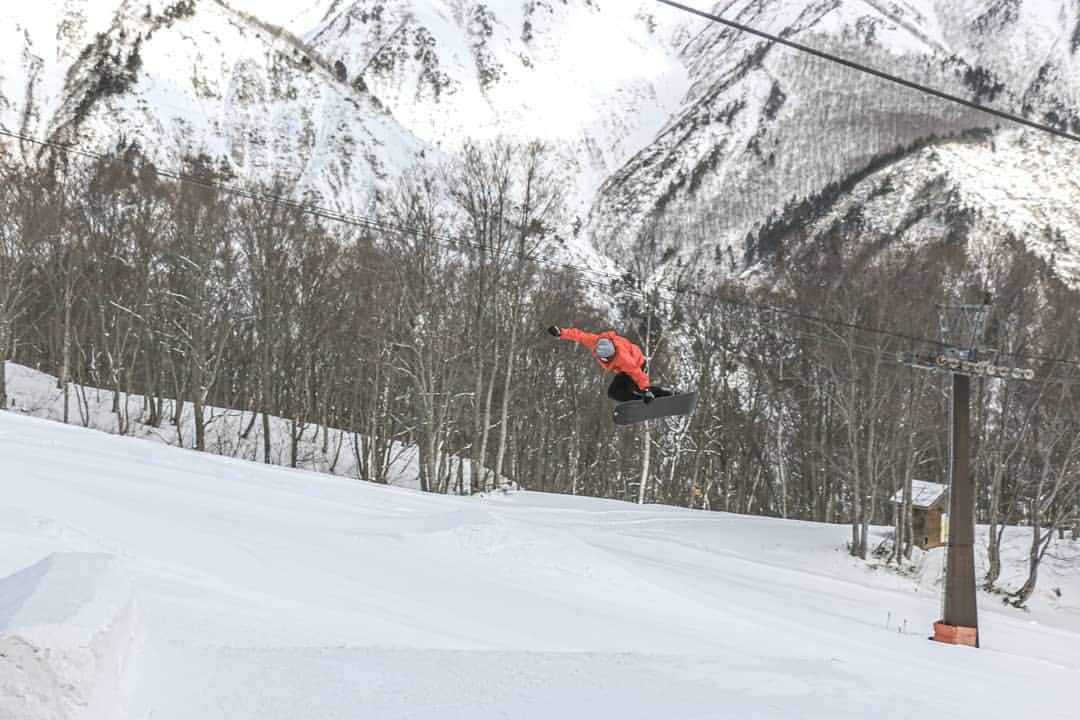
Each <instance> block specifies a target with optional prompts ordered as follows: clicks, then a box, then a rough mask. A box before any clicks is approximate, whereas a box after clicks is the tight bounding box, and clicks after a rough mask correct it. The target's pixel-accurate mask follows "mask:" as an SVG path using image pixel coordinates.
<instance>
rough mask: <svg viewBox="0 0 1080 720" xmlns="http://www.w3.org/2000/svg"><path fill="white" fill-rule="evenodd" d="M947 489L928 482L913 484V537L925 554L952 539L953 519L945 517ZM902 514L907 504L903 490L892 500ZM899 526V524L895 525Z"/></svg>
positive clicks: (898, 491)
mask: <svg viewBox="0 0 1080 720" xmlns="http://www.w3.org/2000/svg"><path fill="white" fill-rule="evenodd" d="M945 489H946V488H945V486H944V485H942V484H941V483H936V482H927V481H926V480H912V481H911V535H912V539H913V541H914V543H915V544H916V545H918V546H919V547H921V548H922V549H923V550H929V549H930V548H936V547H941V546H942V545H944V544H945V542H946V541H947V540H948V537H949V516H948V515H946V514H945ZM890 502H892V504H893V511H894V512H899V511H900V507H901V505H902V504H903V502H904V489H903V488H900V489H899V490H897V491H896V493H895V494H894V495H893V496H892V499H891V500H890ZM894 524H895V523H894Z"/></svg>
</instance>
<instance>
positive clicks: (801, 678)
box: [0, 412, 1080, 720]
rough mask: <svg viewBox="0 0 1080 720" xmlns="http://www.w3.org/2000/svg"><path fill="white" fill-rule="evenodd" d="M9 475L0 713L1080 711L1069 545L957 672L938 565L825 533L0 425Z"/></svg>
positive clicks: (0, 593) (989, 614) (988, 619)
mask: <svg viewBox="0 0 1080 720" xmlns="http://www.w3.org/2000/svg"><path fill="white" fill-rule="evenodd" d="M0 455H2V456H3V458H4V465H3V470H2V471H0V717H5V718H7V717H11V718H19V719H20V720H40V719H43V718H86V717H94V718H110V719H115V718H123V717H131V718H154V720H169V719H171V718H185V719H187V718H201V719H204V720H210V719H212V718H222V719H224V718H228V719H229V720H242V719H244V718H252V719H254V718H258V719H259V720H274V719H276V718H281V719H282V720H298V719H299V718H313V719H314V718H319V719H324V718H355V717H373V718H374V717H377V718H406V717H408V718H432V719H434V718H439V719H440V720H445V719H447V718H470V719H475V718H494V717H514V718H550V717H565V718H595V717H619V718H628V719H634V718H641V719H642V720H645V719H649V720H652V719H653V718H657V717H664V718H690V717H710V718H748V717H754V718H792V717H801V718H828V719H829V720H834V719H835V718H866V717H877V718H910V717H919V716H924V715H934V716H940V717H950V718H990V717H1040V718H1069V717H1075V714H1076V696H1075V688H1076V685H1077V682H1078V681H1080V650H1078V648H1080V642H1078V641H1080V605H1078V604H1077V598H1080V576H1078V575H1077V574H1076V564H1075V557H1073V556H1070V555H1069V553H1073V555H1075V552H1074V551H1075V543H1072V542H1065V543H1061V544H1059V546H1057V547H1055V548H1053V550H1052V553H1051V554H1052V555H1053V556H1054V557H1055V558H1060V559H1059V560H1052V561H1050V562H1049V563H1048V566H1047V567H1046V568H1045V571H1044V572H1045V574H1044V576H1043V578H1042V582H1043V583H1044V584H1042V585H1041V587H1044V588H1046V589H1047V590H1046V591H1044V592H1041V593H1040V596H1039V598H1038V601H1037V602H1034V603H1033V609H1032V611H1031V612H1029V613H1023V612H1021V611H1017V610H1014V609H1011V608H1004V607H1002V606H1001V605H1000V604H999V603H997V601H996V600H995V599H994V598H992V597H984V598H982V600H983V604H982V614H981V625H982V637H983V647H982V648H981V649H979V650H972V649H970V648H959V647H953V646H945V645H940V644H936V643H931V642H928V641H927V640H926V634H927V633H928V631H929V628H930V625H931V623H932V622H933V621H934V620H935V619H937V617H938V611H939V607H938V595H937V592H936V588H935V582H936V580H935V577H934V576H935V574H936V573H935V572H934V569H933V567H932V563H929V562H927V563H926V564H925V565H924V571H923V573H922V575H921V576H920V575H915V576H897V575H895V574H892V573H889V572H886V571H882V570H871V569H868V568H867V566H866V565H865V564H862V563H860V562H858V561H856V560H854V559H852V558H851V557H850V556H849V555H848V554H847V553H846V552H845V551H844V549H843V542H844V538H845V536H846V533H847V530H846V529H845V528H844V527H840V526H824V525H814V524H808V523H798V522H787V521H781V520H771V519H763V518H754V517H745V516H735V515H726V514H721V513H701V512H692V511H686V510H678V509H674V508H662V507H644V508H641V507H636V506H632V505H626V504H623V503H618V502H614V501H602V500H589V499H583V498H573V497H565V496H550V495H538V494H532V493H514V494H511V495H508V496H503V495H495V496H489V497H473V498H457V497H444V496H436V495H426V494H420V493H417V492H414V491H410V490H404V489H398V488H388V487H385V486H377V485H372V484H367V483H358V482H356V481H350V480H344V479H340V478H333V477H329V476H325V475H317V474H312V473H308V472H303V471H295V470H285V469H280V468H273V467H266V466H262V465H256V464H253V463H248V462H244V461H240V460H234V459H229V458H221V457H215V456H212V455H207V454H200V453H193V452H190V451H186V450H181V449H177V448H170V447H166V446H162V445H160V444H154V443H148V442H143V441H140V440H137V439H133V438H122V437H116V436H109V435H105V434H102V433H99V432H94V431H91V430H85V429H81V428H76V427H70V426H64V425H61V424H58V423H54V422H50V421H46V420H40V419H35V418H30V417H25V416H21V415H18V414H16V413H11V412H3V413H0ZM1023 539H1024V538H1023V537H1016V538H1015V539H1014V540H1010V542H1009V543H1007V546H1008V548H1009V554H1010V556H1011V560H1010V561H1011V562H1014V563H1015V562H1016V560H1017V559H1018V557H1019V555H1020V550H1021V548H1022V544H1023ZM1052 588H1056V590H1057V591H1056V592H1054V591H1052V590H1051V589H1052Z"/></svg>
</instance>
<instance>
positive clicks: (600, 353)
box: [596, 337, 615, 362]
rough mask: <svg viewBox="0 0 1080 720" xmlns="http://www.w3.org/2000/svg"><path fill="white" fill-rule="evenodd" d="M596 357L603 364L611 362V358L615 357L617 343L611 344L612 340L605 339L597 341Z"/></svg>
mask: <svg viewBox="0 0 1080 720" xmlns="http://www.w3.org/2000/svg"><path fill="white" fill-rule="evenodd" d="M596 357H598V358H600V360H601V361H602V362H611V358H613V357H615V343H613V342H611V338H606V337H605V338H600V339H599V340H597V341H596Z"/></svg>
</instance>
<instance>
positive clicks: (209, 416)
mask: <svg viewBox="0 0 1080 720" xmlns="http://www.w3.org/2000/svg"><path fill="white" fill-rule="evenodd" d="M5 367H6V372H7V382H8V397H9V400H10V407H11V409H12V410H14V411H16V412H19V413H23V414H27V415H31V416H33V417H38V418H45V419H47V420H56V421H61V422H62V421H63V418H64V395H63V391H61V390H59V389H57V387H56V378H55V377H53V376H52V375H46V374H45V373H42V372H39V371H37V370H33V369H31V368H28V367H24V366H22V365H18V364H16V363H11V362H9V363H7V364H6V366H5ZM113 398H114V394H113V392H112V391H110V390H102V389H100V388H93V387H85V388H84V387H82V386H80V385H77V384H75V383H72V384H71V385H70V400H69V419H70V422H71V424H73V425H81V426H83V427H87V428H91V429H93V430H101V431H103V432H107V433H116V432H118V430H119V421H118V420H119V419H118V415H117V412H116V411H115V409H114V406H113ZM164 403H165V405H166V407H165V412H164V416H165V417H167V418H168V419H167V420H165V421H163V422H162V423H161V424H160V425H157V426H155V425H151V424H148V423H147V422H145V419H146V418H145V411H146V405H145V403H144V399H143V397H142V396H128V395H126V394H125V395H123V396H122V399H121V404H122V405H123V407H122V408H120V410H121V413H122V414H123V416H124V417H125V418H127V419H126V420H125V424H126V425H127V426H128V431H127V434H128V435H130V436H132V437H137V438H140V439H143V440H149V441H151V442H157V443H164V444H166V445H174V446H179V447H194V440H195V421H194V418H193V414H194V410H193V408H192V405H191V403H187V404H186V405H185V406H184V407H183V409H182V411H181V413H180V421H179V423H176V422H174V419H175V417H176V408H175V403H174V401H172V400H165V401H164ZM205 414H206V438H207V439H206V450H207V452H211V453H214V454H215V455H225V456H227V457H234V458H240V459H245V460H251V461H255V462H262V461H264V460H266V455H265V443H264V439H263V426H262V423H261V422H252V420H253V418H252V414H251V412H244V411H240V410H231V409H226V408H217V407H207V408H205ZM268 427H269V430H270V442H269V447H270V452H269V460H268V461H267V462H268V463H269V464H273V465H290V462H291V455H290V453H291V448H290V445H291V443H290V438H291V432H292V428H291V425H290V423H289V421H288V420H286V419H285V418H280V417H272V418H270V419H269V421H268ZM365 441H366V438H362V437H360V436H358V435H356V434H354V433H349V432H346V431H344V430H340V429H338V428H333V427H331V428H324V427H321V426H318V425H310V424H309V425H307V426H305V427H304V428H303V429H302V430H301V431H300V437H299V440H298V442H297V457H296V467H298V468H302V469H305V470H314V471H316V472H323V473H327V474H330V475H340V476H343V477H351V478H364V473H363V472H362V468H374V467H375V466H377V465H382V466H383V467H382V469H381V473H379V474H380V476H381V477H382V478H383V479H384V480H385V482H386V484H389V485H394V486H397V487H407V488H413V489H419V487H420V481H419V477H418V476H419V469H418V466H417V452H416V447H415V446H408V445H404V444H402V443H400V442H394V443H391V446H390V447H387V448H383V449H381V452H380V453H378V454H377V455H375V456H374V457H373V456H372V454H371V453H373V452H374V449H373V448H372V447H371V446H370V444H368V443H366V442H365ZM361 456H364V457H363V461H362V460H361ZM365 461H366V462H365ZM455 461H456V462H464V461H462V460H460V459H459V458H456V457H454V458H451V459H449V462H450V463H454V462H455ZM461 474H462V485H463V487H462V491H463V492H469V491H470V480H471V475H472V472H471V468H470V467H469V466H468V465H467V464H466V465H465V467H463V468H462V471H461ZM367 479H371V478H367ZM506 484H509V483H508V482H507V483H506Z"/></svg>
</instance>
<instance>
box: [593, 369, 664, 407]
mask: <svg viewBox="0 0 1080 720" xmlns="http://www.w3.org/2000/svg"><path fill="white" fill-rule="evenodd" d="M649 389H650V390H652V392H653V395H655V396H656V397H664V396H665V395H672V394H674V393H673V392H672V391H671V390H668V389H667V388H664V387H660V386H659V385H650V386H649ZM607 396H608V397H609V398H611V399H612V400H614V401H615V402H628V401H630V400H639V399H641V391H640V390H638V386H637V383H635V382H634V381H633V380H632V379H630V376H629V375H627V374H626V373H619V374H618V375H616V376H615V379H614V380H612V381H611V385H609V386H608V389H607Z"/></svg>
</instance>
